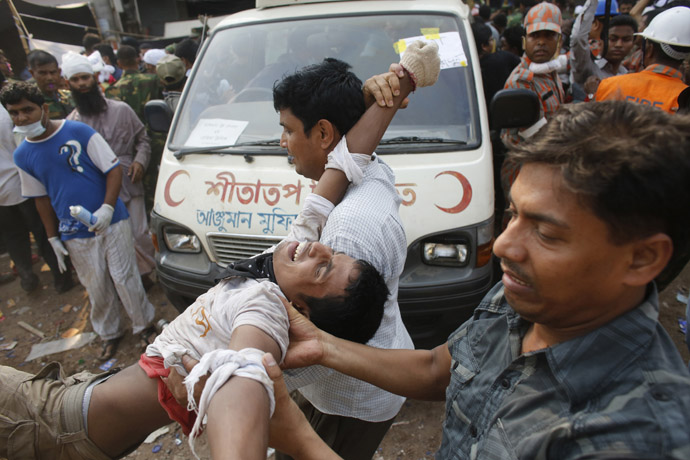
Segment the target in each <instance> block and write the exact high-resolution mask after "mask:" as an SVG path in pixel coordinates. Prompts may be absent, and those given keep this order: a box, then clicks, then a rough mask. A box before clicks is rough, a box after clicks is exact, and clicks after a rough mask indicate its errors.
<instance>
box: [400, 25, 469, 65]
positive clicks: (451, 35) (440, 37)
mask: <svg viewBox="0 0 690 460" xmlns="http://www.w3.org/2000/svg"><path fill="white" fill-rule="evenodd" d="M417 40H421V41H423V42H431V41H433V42H436V44H437V45H438V54H439V57H440V58H441V70H443V69H450V68H452V67H467V57H466V56H465V50H464V48H463V47H462V40H460V33H458V32H443V33H425V34H424V35H419V36H417V37H409V38H403V39H401V40H399V41H397V42H396V43H395V44H394V47H395V51H396V52H397V53H398V54H399V55H400V58H402V57H403V55H404V54H405V50H406V49H407V47H408V46H409V45H410V44H412V43H414V42H416V41H417Z"/></svg>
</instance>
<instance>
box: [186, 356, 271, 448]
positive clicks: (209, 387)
mask: <svg viewBox="0 0 690 460" xmlns="http://www.w3.org/2000/svg"><path fill="white" fill-rule="evenodd" d="M263 355H264V352H263V351H261V350H258V349H256V348H245V349H242V350H240V351H235V350H214V351H212V352H210V353H206V354H204V355H203V356H202V357H201V361H199V363H198V364H197V365H196V366H194V368H193V369H192V371H191V372H190V373H189V375H188V376H187V377H186V378H185V379H184V384H185V385H186V387H187V401H188V402H187V410H189V411H194V412H196V413H197V418H196V421H195V422H194V426H193V427H192V431H191V433H190V434H189V447H190V448H191V449H192V453H193V454H194V456H195V457H196V458H197V459H198V458H199V457H198V456H197V454H196V451H195V450H194V439H195V438H196V436H198V435H199V431H200V430H201V425H202V424H203V423H205V421H204V419H205V418H206V412H207V411H208V407H209V403H210V402H211V399H212V398H213V396H214V395H215V394H216V392H217V391H218V390H220V387H222V386H223V384H225V382H227V381H228V380H229V379H230V377H232V376H233V375H237V376H240V377H246V378H249V379H252V380H256V381H257V382H259V383H261V384H263V386H264V388H265V389H266V393H268V399H269V401H270V415H271V416H272V415H273V411H274V410H275V405H276V401H275V396H274V394H273V381H272V380H271V378H270V377H269V376H268V374H267V373H266V369H265V368H264V365H263V364H262V362H261V358H262V357H263ZM209 372H210V373H211V375H210V376H209V377H208V380H206V384H205V386H204V391H202V392H201V398H200V399H199V404H198V405H197V403H196V401H194V385H196V383H197V382H198V381H199V379H200V378H201V377H203V376H205V375H206V374H207V373H209Z"/></svg>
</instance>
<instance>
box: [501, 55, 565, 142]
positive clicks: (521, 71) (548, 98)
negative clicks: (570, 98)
mask: <svg viewBox="0 0 690 460" xmlns="http://www.w3.org/2000/svg"><path fill="white" fill-rule="evenodd" d="M531 63H532V61H531V60H530V58H528V57H527V56H522V60H521V61H520V65H519V66H517V67H515V69H513V72H512V73H511V74H510V76H509V77H508V80H506V85H505V88H506V89H511V88H512V89H517V88H523V89H529V90H531V91H533V92H534V93H536V95H537V97H538V98H539V103H540V108H539V109H540V110H539V111H540V114H541V117H546V119H547V120H548V119H549V118H550V117H551V115H553V114H554V113H555V112H556V111H557V110H558V108H559V107H560V106H561V104H563V101H564V100H565V93H564V92H563V86H562V85H561V79H560V78H559V77H558V73H557V72H555V71H554V72H549V73H544V74H535V73H534V72H532V71H531V70H529V65H530V64H531ZM541 117H540V118H541ZM519 131H520V130H518V129H517V128H514V129H507V130H503V132H502V133H501V139H503V142H504V143H505V144H507V145H509V144H517V143H518V142H519V141H520V140H519V137H518V132H519Z"/></svg>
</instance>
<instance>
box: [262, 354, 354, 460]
mask: <svg viewBox="0 0 690 460" xmlns="http://www.w3.org/2000/svg"><path fill="white" fill-rule="evenodd" d="M263 364H264V367H265V368H266V372H267V373H268V376H269V377H270V378H271V380H272V381H273V389H274V391H275V398H276V410H275V412H274V413H273V417H271V424H270V436H269V441H268V444H269V445H270V446H271V447H273V448H275V449H277V450H279V451H280V452H283V453H285V454H287V455H289V456H290V457H292V458H294V459H296V460H339V459H341V457H340V456H339V455H338V454H336V453H335V452H333V451H332V450H331V448H330V447H329V446H328V444H326V443H325V442H324V441H323V439H321V438H320V437H319V435H318V434H316V432H315V431H314V429H313V428H312V427H311V425H310V424H309V422H308V421H307V418H306V417H305V416H304V413H303V412H302V411H301V410H300V408H299V407H297V404H296V403H295V401H293V400H292V398H291V397H290V394H289V393H288V391H287V387H286V386H285V380H283V373H282V372H281V371H280V367H278V364H277V363H276V361H275V359H273V356H272V355H271V354H269V353H266V354H265V355H264V357H263Z"/></svg>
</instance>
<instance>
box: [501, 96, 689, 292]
mask: <svg viewBox="0 0 690 460" xmlns="http://www.w3.org/2000/svg"><path fill="white" fill-rule="evenodd" d="M582 133H587V135H586V136H583V135H582ZM630 133H635V135H634V136H633V137H631V136H630ZM689 151H690V116H688V115H682V114H681V115H679V114H675V115H670V114H668V113H666V112H664V111H663V110H659V109H657V108H653V107H650V106H644V105H641V104H632V103H630V102H626V101H603V102H597V103H596V104H566V105H564V106H561V108H560V110H559V111H558V112H557V113H556V114H555V115H554V117H553V118H552V119H551V120H549V123H548V124H547V125H546V126H545V127H544V128H543V129H541V130H540V131H539V132H538V133H537V134H536V135H535V136H533V137H532V138H530V139H529V141H525V142H521V143H520V144H518V145H513V146H511V147H510V152H509V153H508V158H509V159H510V160H511V161H515V162H516V163H518V164H527V163H543V164H548V165H552V166H555V167H557V168H559V169H560V172H561V174H562V175H563V179H564V181H565V183H566V184H567V186H568V188H569V189H570V190H571V191H572V192H574V193H577V194H578V195H579V196H580V198H581V200H582V203H583V204H584V205H585V206H587V207H588V208H589V209H590V210H591V211H592V212H593V213H594V214H595V215H596V216H597V217H598V218H599V219H601V220H602V221H603V222H605V223H606V225H607V227H608V229H609V237H610V240H611V241H612V242H613V243H616V244H621V243H627V242H630V241H634V240H636V239H640V238H646V237H648V236H651V235H653V234H655V233H659V232H661V233H664V234H666V235H668V236H669V237H670V238H671V240H672V241H673V255H672V256H671V259H670V261H669V264H668V265H667V267H666V269H665V270H664V271H663V272H662V273H661V274H660V275H659V278H661V279H665V280H669V279H672V276H675V275H677V274H678V271H679V269H682V268H683V266H684V265H685V264H686V263H687V261H688V258H689V257H690V230H688V229H690V215H688V214H687V213H682V212H678V210H679V209H684V208H687V206H688V204H690V187H688V184H690V155H688V152H689ZM659 278H658V279H659Z"/></svg>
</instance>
